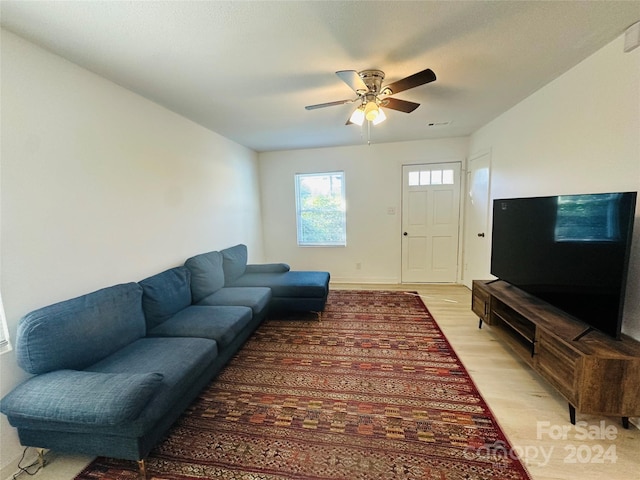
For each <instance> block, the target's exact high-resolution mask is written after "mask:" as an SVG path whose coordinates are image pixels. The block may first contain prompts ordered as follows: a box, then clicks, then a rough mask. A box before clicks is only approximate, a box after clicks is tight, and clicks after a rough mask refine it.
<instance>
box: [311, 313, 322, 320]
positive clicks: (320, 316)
mask: <svg viewBox="0 0 640 480" xmlns="http://www.w3.org/2000/svg"><path fill="white" fill-rule="evenodd" d="M313 313H315V314H316V316H317V317H318V321H319V322H321V321H322V312H313Z"/></svg>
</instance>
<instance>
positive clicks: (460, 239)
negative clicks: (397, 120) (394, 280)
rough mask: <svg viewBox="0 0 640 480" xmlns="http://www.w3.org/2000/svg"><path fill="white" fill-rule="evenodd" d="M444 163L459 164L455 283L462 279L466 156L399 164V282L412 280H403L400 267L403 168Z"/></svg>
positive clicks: (402, 246)
mask: <svg viewBox="0 0 640 480" xmlns="http://www.w3.org/2000/svg"><path fill="white" fill-rule="evenodd" d="M446 164H457V165H459V168H460V189H459V199H458V202H459V204H458V205H459V206H458V245H457V252H456V253H457V265H456V278H455V282H454V283H455V284H460V282H461V280H462V260H463V257H462V255H463V251H462V250H463V245H464V208H465V205H464V201H465V199H466V195H465V191H466V172H467V170H466V158H464V159H458V160H432V161H423V162H418V161H416V162H410V163H403V164H402V165H400V181H401V185H400V198H401V200H400V230H399V242H400V264H399V266H398V268H399V275H398V278H399V279H400V284H401V285H402V284H411V283H414V282H405V281H404V279H403V267H402V261H403V254H404V250H403V249H404V245H403V240H402V238H403V237H402V231H403V230H402V229H403V218H404V217H403V216H404V214H405V212H404V210H403V207H404V202H403V199H404V193H405V185H404V184H405V179H404V169H405V167H412V166H416V165H446Z"/></svg>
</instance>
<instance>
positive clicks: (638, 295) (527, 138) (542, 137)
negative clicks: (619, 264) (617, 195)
mask: <svg viewBox="0 0 640 480" xmlns="http://www.w3.org/2000/svg"><path fill="white" fill-rule="evenodd" d="M623 43H624V37H623V36H621V37H619V38H618V39H616V40H615V41H613V42H611V43H610V44H609V45H607V46H606V47H604V48H602V49H601V50H600V51H598V52H596V53H595V54H594V55H592V56H591V57H589V58H587V59H586V60H584V61H583V62H582V63H580V64H579V65H577V66H576V67H574V68H573V69H571V70H570V71H568V72H567V73H565V74H564V75H562V76H560V77H559V78H557V79H556V80H554V81H553V82H551V83H550V84H548V85H546V86H545V87H543V88H542V89H540V90H539V91H538V92H536V93H534V94H533V95H531V96H530V97H529V98H527V99H526V100H524V101H522V102H521V103H519V104H518V105H516V106H515V107H514V108H512V109H510V110H509V111H507V112H505V113H504V114H502V115H501V116H500V117H498V118H497V119H495V120H494V121H492V122H491V123H489V124H488V125H486V126H485V127H483V128H481V129H480V130H479V131H477V132H476V133H475V134H474V135H472V137H471V144H470V153H472V154H473V153H474V152H478V151H482V150H484V149H487V148H491V152H492V158H491V166H492V178H491V197H492V198H504V197H514V196H522V197H526V196H537V195H556V194H570V193H587V192H610V191H639V190H640V48H637V49H635V50H634V51H632V52H630V53H624V52H623ZM639 216H640V207H637V208H636V221H635V227H634V247H633V253H632V260H631V270H630V274H629V284H628V287H627V299H626V305H625V318H624V323H623V331H625V332H626V333H628V334H631V335H633V336H634V337H635V338H638V339H640V220H639ZM488 255H489V252H487V256H488ZM487 264H488V262H487ZM487 273H488V272H487Z"/></svg>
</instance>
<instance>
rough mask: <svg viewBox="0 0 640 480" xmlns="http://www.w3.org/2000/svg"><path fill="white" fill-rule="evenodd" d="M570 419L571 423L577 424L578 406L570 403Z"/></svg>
mask: <svg viewBox="0 0 640 480" xmlns="http://www.w3.org/2000/svg"><path fill="white" fill-rule="evenodd" d="M569 421H570V422H571V425H575V424H576V407H574V406H573V405H571V404H569Z"/></svg>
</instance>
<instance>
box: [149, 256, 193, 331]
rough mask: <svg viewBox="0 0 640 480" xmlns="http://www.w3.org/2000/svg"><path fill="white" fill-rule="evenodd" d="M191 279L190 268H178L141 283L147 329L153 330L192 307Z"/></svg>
mask: <svg viewBox="0 0 640 480" xmlns="http://www.w3.org/2000/svg"><path fill="white" fill-rule="evenodd" d="M190 278H191V273H190V272H189V269H188V268H186V267H176V268H172V269H170V270H166V271H164V272H162V273H158V274H156V275H153V276H151V277H149V278H145V279H144V280H142V281H141V282H140V286H141V287H142V290H143V293H142V308H143V310H144V315H145V318H146V319H147V329H149V330H150V329H153V328H154V327H156V326H158V325H160V324H161V323H163V322H165V321H167V320H168V319H169V318H171V317H172V316H173V315H175V314H176V313H178V312H179V311H180V310H182V309H184V308H187V307H188V306H189V305H191V282H190Z"/></svg>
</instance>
